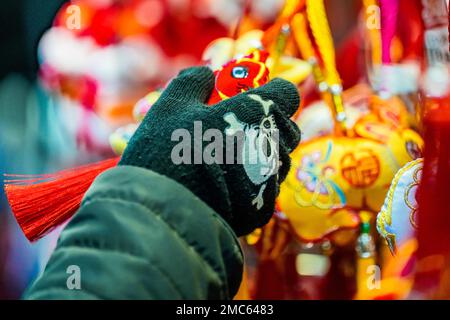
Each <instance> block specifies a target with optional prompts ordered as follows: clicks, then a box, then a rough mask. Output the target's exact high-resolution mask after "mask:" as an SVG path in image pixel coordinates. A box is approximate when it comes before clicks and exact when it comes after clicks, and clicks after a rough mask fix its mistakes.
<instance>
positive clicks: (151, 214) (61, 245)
mask: <svg viewBox="0 0 450 320" xmlns="http://www.w3.org/2000/svg"><path fill="white" fill-rule="evenodd" d="M242 260H243V258H242V252H241V249H240V246H239V243H238V240H237V238H236V236H235V234H234V232H233V231H232V229H231V228H230V227H229V226H228V224H227V223H226V222H225V221H224V220H222V218H221V217H220V216H219V215H218V214H216V213H215V212H214V211H213V210H212V209H211V208H210V207H208V206H207V205H206V204H205V203H203V202H202V201H201V200H200V199H199V198H197V197H196V196H195V195H194V194H192V193H191V192H190V191H189V190H187V189H186V188H185V187H184V186H182V185H181V184H179V183H177V182H175V181H174V180H171V179H169V178H167V177H165V176H162V175H159V174H157V173H155V172H152V171H149V170H146V169H142V168H138V167H131V166H119V167H116V168H114V169H111V170H108V171H107V172H105V173H103V174H102V175H100V176H99V177H98V178H97V179H96V180H95V181H94V183H93V184H92V186H91V188H90V189H89V191H88V192H87V193H86V195H85V197H84V199H83V202H82V205H81V208H80V209H79V211H78V212H77V213H76V214H75V216H74V217H73V219H72V220H71V221H70V222H69V224H68V225H67V226H66V228H65V229H64V230H63V232H62V233H61V236H60V238H59V240H58V244H57V247H56V249H55V251H54V253H53V254H52V256H51V257H50V260H49V262H48V264H47V266H46V268H45V271H44V272H43V274H42V275H41V277H40V278H38V280H37V281H36V282H35V283H34V284H33V285H32V287H31V288H29V290H28V291H27V293H26V294H25V296H24V298H26V299H231V298H232V297H233V296H234V295H235V293H236V292H237V290H238V287H239V284H240V281H241V276H242V263H243V262H242ZM78 271H79V272H78ZM76 273H77V274H76ZM77 276H79V282H78V285H77V282H76V281H75V282H73V281H74V278H73V277H77ZM72 282H73V283H72ZM71 283H72V285H71ZM73 284H75V285H73Z"/></svg>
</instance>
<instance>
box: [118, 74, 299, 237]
mask: <svg viewBox="0 0 450 320" xmlns="http://www.w3.org/2000/svg"><path fill="white" fill-rule="evenodd" d="M214 82H215V79H214V74H213V72H212V71H211V70H210V69H209V68H207V67H194V68H190V69H186V70H184V71H182V72H181V73H180V74H179V75H178V76H177V77H176V78H175V79H174V80H173V81H172V82H171V83H170V84H169V86H168V87H167V88H166V90H165V91H164V92H163V94H162V96H161V98H160V99H159V100H158V101H157V102H156V103H155V105H154V106H153V107H152V108H151V109H150V111H149V112H148V113H147V115H146V117H145V119H144V120H143V122H142V123H141V125H140V126H139V128H138V129H137V131H136V133H135V134H134V135H133V137H132V138H131V140H130V142H129V143H128V146H127V148H126V149H125V151H124V154H123V156H122V159H121V161H120V163H119V165H129V166H137V167H142V168H147V169H150V170H153V171H155V172H157V173H160V174H162V175H165V176H167V177H169V178H171V179H174V180H175V181H177V182H179V183H181V184H182V185H184V186H185V187H187V188H188V189H189V190H191V191H192V192H193V193H194V194H195V195H196V196H198V197H199V198H200V199H201V200H203V201H204V202H205V203H206V204H207V205H209V206H210V207H211V208H212V209H214V210H215V211H216V212H217V213H219V214H220V215H221V216H222V217H223V218H224V220H225V221H227V222H228V223H229V224H230V226H231V227H232V229H233V230H234V231H235V232H236V234H237V235H238V236H241V235H245V234H248V233H250V232H252V231H253V230H254V229H255V228H258V227H261V226H262V225H264V224H266V223H267V222H268V221H269V219H270V217H271V216H272V214H273V212H274V207H275V198H276V196H277V195H278V192H279V184H280V183H281V182H282V181H283V180H284V179H285V177H286V175H287V173H288V171H289V168H290V158H289V153H290V152H291V151H292V150H293V149H294V148H295V147H296V146H297V145H298V143H299V142H300V130H299V129H298V127H297V125H296V124H295V123H294V122H292V121H291V120H290V119H289V118H290V117H291V116H292V115H293V114H294V113H295V111H296V110H297V108H298V106H299V103H300V98H299V95H298V91H297V88H296V87H295V86H294V85H293V84H292V83H290V82H288V81H285V80H282V79H274V80H272V81H271V82H269V83H268V84H266V85H264V86H262V87H259V88H257V89H251V90H249V91H247V92H245V93H240V94H238V95H236V96H234V97H232V98H230V99H227V100H224V101H222V102H220V103H218V104H216V105H213V106H207V105H206V104H205V102H206V101H207V100H208V98H209V96H210V94H211V92H212V90H213V88H214ZM232 141H234V142H235V143H234V144H231V143H230V142H232ZM148 192H152V190H149V191H148Z"/></svg>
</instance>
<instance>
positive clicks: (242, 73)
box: [231, 67, 248, 79]
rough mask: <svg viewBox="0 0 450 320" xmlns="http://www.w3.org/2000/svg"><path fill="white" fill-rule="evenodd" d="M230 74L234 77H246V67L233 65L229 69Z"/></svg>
mask: <svg viewBox="0 0 450 320" xmlns="http://www.w3.org/2000/svg"><path fill="white" fill-rule="evenodd" d="M231 76H232V77H233V78H235V79H245V78H247V77H248V68H246V67H234V68H233V70H232V71H231Z"/></svg>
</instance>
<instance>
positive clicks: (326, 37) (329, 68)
mask: <svg viewBox="0 0 450 320" xmlns="http://www.w3.org/2000/svg"><path fill="white" fill-rule="evenodd" d="M306 14H307V17H308V21H309V24H310V26H311V31H312V33H313V36H314V40H315V42H316V44H317V47H318V49H319V52H320V55H321V57H322V61H323V65H324V69H325V70H326V74H325V78H326V81H327V83H328V86H329V91H330V94H331V96H332V104H333V108H334V110H333V111H334V113H335V118H336V121H337V122H338V124H339V125H340V127H341V128H340V129H342V130H343V131H345V130H346V129H347V125H346V121H347V116H346V114H345V109H344V103H343V100H342V80H341V78H340V76H339V73H338V71H337V68H336V54H335V49H334V44H333V38H332V36H331V30H330V25H329V24H328V19H327V15H326V11H325V5H324V1H323V0H307V1H306ZM336 129H338V130H339V128H336Z"/></svg>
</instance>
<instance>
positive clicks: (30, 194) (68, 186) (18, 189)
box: [5, 157, 120, 242]
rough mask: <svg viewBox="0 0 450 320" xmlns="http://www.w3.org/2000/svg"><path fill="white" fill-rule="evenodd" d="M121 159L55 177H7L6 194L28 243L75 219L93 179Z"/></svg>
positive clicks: (55, 174)
mask: <svg viewBox="0 0 450 320" xmlns="http://www.w3.org/2000/svg"><path fill="white" fill-rule="evenodd" d="M119 160H120V157H118V158H113V159H108V160H104V161H100V162H96V163H92V164H88V165H84V166H81V167H77V168H72V169H68V170H64V171H60V172H56V173H53V174H43V175H8V174H6V175H5V176H6V177H8V178H10V180H5V193H6V196H7V198H8V202H9V204H10V206H11V209H12V211H13V214H14V216H15V217H16V219H17V222H18V224H19V226H20V227H21V228H22V230H23V232H24V234H25V236H26V237H27V238H28V240H30V241H31V242H32V241H36V240H38V239H39V238H41V237H43V236H45V235H46V234H47V233H49V232H50V231H52V230H53V229H54V228H56V227H57V226H59V225H61V224H62V223H64V222H65V221H66V220H68V219H69V218H70V217H72V216H73V214H75V212H76V211H77V210H78V208H79V207H80V204H81V200H82V199H83V196H84V194H85V193H86V191H87V190H88V188H89V187H90V186H91V184H92V182H93V181H94V179H95V178H96V177H97V176H98V175H99V174H101V173H102V172H103V171H105V170H107V169H109V168H112V167H114V166H116V165H117V163H118V162H119Z"/></svg>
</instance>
